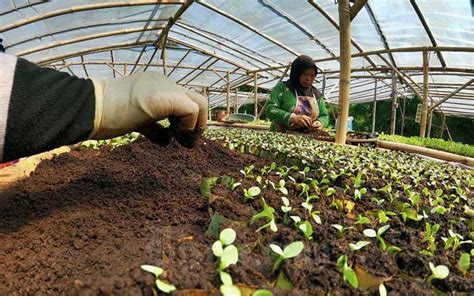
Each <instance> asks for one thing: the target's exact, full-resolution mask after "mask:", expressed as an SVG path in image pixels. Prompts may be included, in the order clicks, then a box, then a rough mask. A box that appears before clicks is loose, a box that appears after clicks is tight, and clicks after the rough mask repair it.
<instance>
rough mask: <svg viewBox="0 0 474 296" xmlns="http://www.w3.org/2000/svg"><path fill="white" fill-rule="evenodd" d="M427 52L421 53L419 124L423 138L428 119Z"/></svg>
mask: <svg viewBox="0 0 474 296" xmlns="http://www.w3.org/2000/svg"><path fill="white" fill-rule="evenodd" d="M428 65H429V60H428V51H426V50H425V51H423V97H422V99H421V122H420V137H422V138H424V137H425V135H426V121H427V119H428V118H427V117H428V92H429V88H428V78H429V77H428Z"/></svg>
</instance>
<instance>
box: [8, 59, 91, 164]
mask: <svg viewBox="0 0 474 296" xmlns="http://www.w3.org/2000/svg"><path fill="white" fill-rule="evenodd" d="M0 67H1V68H2V76H1V77H0V162H6V161H9V160H13V159H17V158H20V157H24V156H29V155H33V154H37V153H40V152H44V151H48V150H51V149H53V148H57V147H60V146H62V145H68V144H74V143H77V142H79V141H82V140H86V139H87V138H88V137H89V135H90V133H91V132H92V129H93V127H94V115H95V114H94V112H95V99H94V86H93V84H92V82H91V81H90V80H87V79H80V78H77V77H73V76H71V75H69V74H67V73H64V72H60V71H57V70H54V69H49V68H42V67H39V66H37V65H35V64H33V63H30V62H28V61H26V60H23V59H17V58H15V57H13V56H11V55H6V54H0Z"/></svg>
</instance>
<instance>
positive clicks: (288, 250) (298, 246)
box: [283, 241, 304, 259]
mask: <svg viewBox="0 0 474 296" xmlns="http://www.w3.org/2000/svg"><path fill="white" fill-rule="evenodd" d="M303 249H304V243H303V242H301V241H297V242H292V243H291V244H289V245H288V246H286V247H285V249H284V250H283V254H284V255H283V256H284V257H285V259H288V258H293V257H296V256H298V255H299V254H300V253H301V252H302V251H303Z"/></svg>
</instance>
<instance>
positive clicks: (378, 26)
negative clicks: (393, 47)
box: [365, 3, 397, 67]
mask: <svg viewBox="0 0 474 296" xmlns="http://www.w3.org/2000/svg"><path fill="white" fill-rule="evenodd" d="M365 8H366V10H367V13H368V14H369V17H370V19H371V20H372V22H373V23H374V26H375V29H376V30H377V32H378V33H379V34H380V36H381V37H382V41H383V46H384V47H385V49H390V47H389V46H388V42H387V38H385V35H384V33H383V31H382V28H381V27H380V24H379V22H378V21H377V18H376V17H375V14H374V12H373V10H372V8H371V7H370V4H369V3H367V4H366V5H365ZM388 57H389V59H390V62H391V63H392V65H394V66H395V67H397V64H396V63H395V59H394V58H393V55H392V53H391V52H389V53H388Z"/></svg>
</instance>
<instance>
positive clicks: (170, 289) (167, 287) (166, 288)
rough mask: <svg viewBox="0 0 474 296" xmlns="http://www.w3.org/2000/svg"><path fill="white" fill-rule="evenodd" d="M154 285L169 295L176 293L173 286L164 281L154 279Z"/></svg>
mask: <svg viewBox="0 0 474 296" xmlns="http://www.w3.org/2000/svg"><path fill="white" fill-rule="evenodd" d="M155 284H156V287H157V288H158V289H159V290H160V291H162V292H164V293H170V292H173V291H176V287H175V286H173V285H172V284H169V283H167V282H165V281H162V280H159V279H156V280H155Z"/></svg>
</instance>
